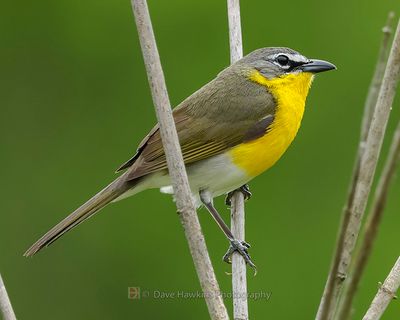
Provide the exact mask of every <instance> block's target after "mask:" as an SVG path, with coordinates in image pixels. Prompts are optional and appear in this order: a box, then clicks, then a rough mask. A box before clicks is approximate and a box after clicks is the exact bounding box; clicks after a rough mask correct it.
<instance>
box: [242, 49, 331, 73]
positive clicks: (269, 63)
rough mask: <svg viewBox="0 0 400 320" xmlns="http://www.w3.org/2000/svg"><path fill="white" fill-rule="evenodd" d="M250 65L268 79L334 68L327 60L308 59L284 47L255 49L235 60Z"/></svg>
mask: <svg viewBox="0 0 400 320" xmlns="http://www.w3.org/2000/svg"><path fill="white" fill-rule="evenodd" d="M237 64H238V65H243V64H244V65H246V67H247V66H250V67H252V68H254V69H256V70H258V71H259V72H260V73H261V74H262V75H263V76H265V77H266V78H268V79H271V78H275V77H279V76H281V75H285V74H289V73H298V72H310V73H318V72H323V71H328V70H332V69H336V67H335V66H334V65H333V64H332V63H330V62H327V61H323V60H317V59H308V58H306V57H305V56H303V55H302V54H300V53H298V52H297V51H295V50H292V49H290V48H284V47H270V48H261V49H257V50H255V51H253V52H251V53H249V54H248V55H247V56H245V57H244V58H243V59H241V60H239V61H238V62H237Z"/></svg>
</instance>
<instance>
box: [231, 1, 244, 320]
mask: <svg viewBox="0 0 400 320" xmlns="http://www.w3.org/2000/svg"><path fill="white" fill-rule="evenodd" d="M227 5H228V23H229V45H230V55H231V63H234V62H236V61H237V60H239V59H241V58H242V56H243V45H242V28H241V23H240V3H239V0H227ZM244 216H245V213H244V197H243V194H242V193H241V192H235V193H234V194H233V197H232V200H231V229H232V233H233V235H234V237H235V238H236V239H238V240H244V233H245V217H244ZM232 292H233V317H234V319H235V320H247V319H249V310H248V303H247V278H246V262H245V260H244V259H243V257H242V256H241V255H240V254H238V253H237V252H234V253H233V256H232Z"/></svg>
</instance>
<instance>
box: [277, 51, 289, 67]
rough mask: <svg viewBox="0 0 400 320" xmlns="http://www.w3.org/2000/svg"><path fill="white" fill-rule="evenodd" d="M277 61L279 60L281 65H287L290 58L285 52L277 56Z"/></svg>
mask: <svg viewBox="0 0 400 320" xmlns="http://www.w3.org/2000/svg"><path fill="white" fill-rule="evenodd" d="M275 61H276V62H278V63H279V64H280V65H281V66H287V65H288V63H289V58H288V57H287V56H285V55H284V54H280V55H279V56H277V57H276V58H275Z"/></svg>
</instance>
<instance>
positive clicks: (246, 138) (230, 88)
mask: <svg viewBox="0 0 400 320" xmlns="http://www.w3.org/2000/svg"><path fill="white" fill-rule="evenodd" d="M333 69H336V67H335V65H333V64H332V63H330V62H327V61H324V60H319V59H309V58H307V57H305V56H304V55H302V54H300V53H299V52H297V51H295V50H293V49H290V48H285V47H266V48H260V49H257V50H255V51H253V52H251V53H249V54H248V55H246V56H245V57H243V58H242V59H240V60H238V61H237V62H235V63H233V64H232V65H230V66H229V67H227V68H225V69H224V70H222V71H221V72H220V73H219V74H218V75H217V76H216V77H215V78H214V79H213V80H211V81H210V82H209V83H207V84H206V85H204V86H203V87H202V88H200V89H199V90H198V91H196V92H194V93H193V94H192V95H190V96H189V97H188V98H186V99H185V100H184V101H183V102H181V103H180V104H179V105H178V106H176V107H175V108H174V109H173V118H174V121H175V125H176V129H177V133H178V137H179V143H180V146H181V150H182V154H183V159H184V163H185V168H186V171H187V175H188V179H189V185H190V189H191V192H192V195H193V198H194V200H195V203H196V206H197V207H201V206H204V207H205V208H206V209H207V210H208V211H209V212H210V214H211V215H212V217H213V218H214V219H215V221H216V222H217V224H218V225H219V227H220V228H221V230H222V231H223V232H224V234H225V236H226V237H227V239H228V241H229V243H230V245H229V249H228V251H227V253H226V254H225V255H224V257H223V260H224V261H226V262H230V257H231V255H232V253H233V252H235V251H237V252H239V253H240V254H241V255H242V256H243V258H244V259H245V261H246V262H247V263H248V264H249V265H250V266H251V267H253V268H255V264H254V263H253V261H252V260H251V258H250V255H249V253H248V249H249V248H250V245H249V244H248V243H246V242H245V241H239V240H238V239H235V237H234V236H233V234H232V232H231V231H230V229H229V227H228V226H227V225H226V224H225V222H224V220H223V219H222V218H221V216H220V215H219V213H218V211H217V210H216V208H215V206H214V204H213V199H214V198H215V197H218V196H221V195H227V198H226V202H227V204H229V202H230V198H231V196H232V192H233V191H234V190H240V191H241V192H243V194H244V195H245V198H246V199H247V198H249V197H250V196H251V192H250V190H249V188H248V182H249V181H250V180H252V179H253V178H255V177H257V176H258V175H260V174H261V173H263V172H264V171H266V170H268V169H269V168H271V167H272V166H273V165H274V164H275V163H276V162H277V161H278V160H279V158H280V157H281V156H282V155H283V154H284V153H285V151H286V150H287V148H288V147H289V145H290V144H291V143H292V141H293V139H294V138H295V136H296V134H297V132H298V130H299V127H300V124H301V121H302V118H303V114H304V109H305V103H306V98H307V95H308V93H309V89H310V87H311V84H312V82H313V79H314V76H315V74H317V73H320V72H324V71H329V70H333ZM121 171H123V173H122V174H121V175H120V176H118V177H117V178H116V179H115V180H114V181H113V182H111V183H110V184H109V185H108V186H106V187H105V188H104V189H103V190H101V191H100V192H98V193H97V194H96V195H94V196H93V197H92V198H90V199H89V200H88V201H87V202H85V203H84V204H83V205H81V206H80V207H79V208H77V209H76V210H75V211H73V212H72V213H71V214H70V215H68V216H67V217H66V218H65V219H64V220H62V221H61V222H59V223H58V224H57V225H55V226H54V227H53V228H52V229H50V230H49V231H48V232H47V233H46V234H45V235H44V236H42V237H41V238H40V239H39V240H38V241H36V242H35V243H34V244H33V245H32V246H31V247H30V248H29V249H28V250H27V251H26V252H25V254H24V255H25V256H33V255H34V254H36V253H37V252H38V251H40V250H41V249H42V248H44V247H47V246H49V245H50V244H52V243H53V242H54V241H56V240H57V239H58V238H60V237H61V236H62V235H64V234H65V233H66V232H68V231H70V230H71V229H72V228H74V227H76V226H77V225H79V224H80V223H82V222H83V221H85V220H87V219H88V218H90V217H92V216H93V215H94V214H96V213H97V212H98V211H99V210H100V209H102V208H103V207H105V206H106V205H107V204H109V203H111V202H116V201H118V200H121V199H123V198H126V197H129V196H133V195H135V194H137V193H139V192H142V191H144V190H147V189H155V188H158V189H160V191H161V192H163V193H167V194H172V195H173V193H174V190H173V187H172V185H171V180H170V177H169V175H168V168H167V162H166V157H165V153H164V149H163V145H162V141H161V137H160V130H159V125H158V124H156V125H155V126H154V127H153V129H152V130H150V132H149V133H148V135H147V136H146V137H145V138H144V139H143V140H142V142H141V143H140V144H139V146H138V148H137V151H136V153H135V154H134V155H133V157H131V158H130V159H129V160H128V161H126V162H125V163H123V164H122V165H121V166H120V167H119V168H118V170H117V172H121Z"/></svg>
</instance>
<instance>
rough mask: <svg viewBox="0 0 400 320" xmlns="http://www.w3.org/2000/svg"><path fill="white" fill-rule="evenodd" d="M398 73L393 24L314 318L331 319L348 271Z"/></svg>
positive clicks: (398, 40)
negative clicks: (365, 133)
mask: <svg viewBox="0 0 400 320" xmlns="http://www.w3.org/2000/svg"><path fill="white" fill-rule="evenodd" d="M399 73H400V29H399V26H398V27H397V30H396V34H395V37H394V40H393V44H392V48H391V51H390V55H389V59H388V63H387V66H386V68H385V73H384V77H383V82H382V85H381V89H380V91H379V95H378V99H377V103H376V107H375V108H374V111H373V117H372V120H371V124H370V129H369V132H368V135H367V136H368V137H367V140H366V142H365V144H362V145H361V148H362V149H363V151H362V152H361V153H360V154H359V156H358V158H357V160H356V165H355V169H354V173H353V177H352V183H351V187H350V192H349V197H348V201H347V203H346V206H345V208H344V214H343V219H342V223H341V228H340V231H339V237H338V243H337V247H336V251H335V255H334V260H333V264H332V267H331V270H330V274H329V277H328V281H327V284H326V286H325V290H324V294H323V296H322V299H321V303H320V306H319V309H318V313H317V317H316V319H318V320H327V319H332V317H333V313H334V310H335V308H336V306H337V303H338V300H339V297H340V293H341V292H342V288H343V281H344V279H345V278H346V276H347V274H348V268H349V265H350V260H351V256H352V252H353V249H354V246H355V243H356V240H357V237H358V233H359V230H360V225H361V221H362V217H363V215H364V212H365V208H366V205H367V201H368V196H369V192H370V189H371V184H372V180H373V177H374V173H375V169H376V164H377V161H378V157H379V153H380V150H381V146H382V141H383V138H384V134H385V130H386V125H387V121H388V119H389V114H390V110H391V107H392V103H393V99H394V95H395V91H396V87H397V83H398V78H399Z"/></svg>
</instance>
